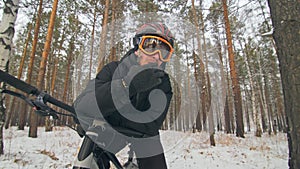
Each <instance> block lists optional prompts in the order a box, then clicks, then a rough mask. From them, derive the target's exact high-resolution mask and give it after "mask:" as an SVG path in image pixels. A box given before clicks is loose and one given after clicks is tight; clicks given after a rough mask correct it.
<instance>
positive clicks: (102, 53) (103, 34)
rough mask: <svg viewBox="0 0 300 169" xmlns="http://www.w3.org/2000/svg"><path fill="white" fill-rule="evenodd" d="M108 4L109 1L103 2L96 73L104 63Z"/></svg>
mask: <svg viewBox="0 0 300 169" xmlns="http://www.w3.org/2000/svg"><path fill="white" fill-rule="evenodd" d="M109 2H110V1H109V0H105V11H104V15H103V20H102V32H101V39H100V50H99V56H98V68H97V72H99V71H100V70H101V69H102V67H103V66H104V62H105V54H106V37H107V24H108V12H109Z"/></svg>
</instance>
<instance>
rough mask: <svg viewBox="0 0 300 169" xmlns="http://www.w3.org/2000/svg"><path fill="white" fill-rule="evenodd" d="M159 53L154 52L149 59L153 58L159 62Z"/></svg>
mask: <svg viewBox="0 0 300 169" xmlns="http://www.w3.org/2000/svg"><path fill="white" fill-rule="evenodd" d="M159 55H160V54H159V52H155V54H153V55H152V56H151V57H153V58H155V59H156V60H159Z"/></svg>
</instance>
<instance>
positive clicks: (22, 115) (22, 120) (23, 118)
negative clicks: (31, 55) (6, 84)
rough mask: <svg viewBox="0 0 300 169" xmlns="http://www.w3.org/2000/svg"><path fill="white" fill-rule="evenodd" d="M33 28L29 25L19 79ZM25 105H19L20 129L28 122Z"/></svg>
mask: <svg viewBox="0 0 300 169" xmlns="http://www.w3.org/2000/svg"><path fill="white" fill-rule="evenodd" d="M31 28H32V25H31V24H30V25H29V27H28V34H27V39H26V42H25V47H24V49H23V54H22V59H21V62H20V67H19V70H18V76H17V78H18V79H21V76H22V73H23V67H24V63H25V58H26V55H27V47H28V43H29V40H30V37H31ZM15 98H16V97H14V98H13V103H14V102H15ZM23 105H25V104H24V103H21V104H20V105H19V107H21V109H20V113H19V130H24V126H25V123H26V115H27V113H26V112H25V111H23V109H24V107H23Z"/></svg>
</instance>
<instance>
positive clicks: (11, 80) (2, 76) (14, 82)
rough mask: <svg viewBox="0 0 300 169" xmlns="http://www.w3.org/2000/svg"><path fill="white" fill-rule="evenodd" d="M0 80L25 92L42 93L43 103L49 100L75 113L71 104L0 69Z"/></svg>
mask: <svg viewBox="0 0 300 169" xmlns="http://www.w3.org/2000/svg"><path fill="white" fill-rule="evenodd" d="M0 81H1V82H5V83H7V84H9V85H10V86H13V87H14V88H16V89H19V90H21V91H23V92H25V93H27V94H32V95H35V96H38V95H40V94H42V95H43V100H44V102H45V103H46V102H49V103H51V104H53V105H55V106H57V107H60V108H62V109H64V110H67V111H68V112H71V113H72V114H74V115H75V109H74V108H73V107H72V106H70V105H68V104H66V103H63V102H61V101H59V100H57V99H55V98H53V97H52V96H50V95H49V94H47V93H45V92H41V91H39V90H38V89H37V88H36V87H34V86H31V85H30V84H28V83H26V82H24V81H22V80H20V79H17V78H15V77H14V76H12V75H10V74H8V73H6V72H4V71H2V70H0Z"/></svg>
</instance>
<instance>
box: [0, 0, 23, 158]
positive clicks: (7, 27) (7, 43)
mask: <svg viewBox="0 0 300 169" xmlns="http://www.w3.org/2000/svg"><path fill="white" fill-rule="evenodd" d="M18 9H19V0H11V1H4V9H3V15H2V20H1V22H0V42H1V43H0V69H1V70H3V71H8V69H7V68H8V62H9V58H10V56H11V48H12V40H13V37H14V34H15V22H16V19H17V14H18ZM0 88H1V90H4V89H5V85H4V84H3V83H1V84H0ZM4 103H5V97H4V95H3V94H2V93H0V155H2V154H4V147H3V126H4V123H5V106H4V105H3V104H4Z"/></svg>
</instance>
